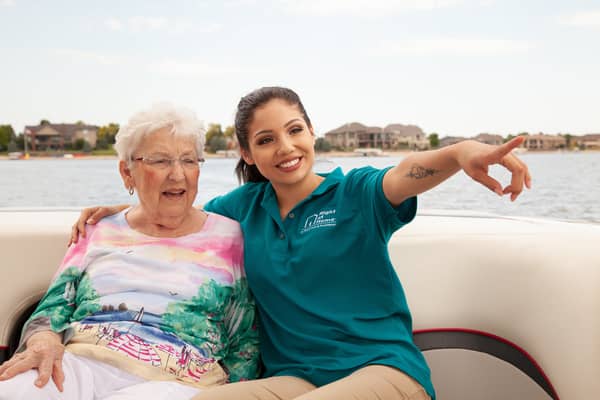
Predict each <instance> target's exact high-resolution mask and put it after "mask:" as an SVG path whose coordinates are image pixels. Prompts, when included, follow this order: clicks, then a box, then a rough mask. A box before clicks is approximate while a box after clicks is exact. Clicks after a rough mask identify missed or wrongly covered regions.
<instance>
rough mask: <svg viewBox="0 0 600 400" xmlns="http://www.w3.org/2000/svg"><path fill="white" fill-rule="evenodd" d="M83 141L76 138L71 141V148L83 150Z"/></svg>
mask: <svg viewBox="0 0 600 400" xmlns="http://www.w3.org/2000/svg"><path fill="white" fill-rule="evenodd" d="M85 143H86V141H85V140H84V139H82V138H79V139H76V140H75V142H73V145H72V149H73V150H83V148H84V146H85Z"/></svg>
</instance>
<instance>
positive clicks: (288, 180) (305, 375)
mask: <svg viewBox="0 0 600 400" xmlns="http://www.w3.org/2000/svg"><path fill="white" fill-rule="evenodd" d="M235 130H236V135H237V139H238V141H239V143H240V150H241V155H242V157H241V159H240V161H239V163H238V166H237V167H236V172H237V174H238V177H239V178H240V179H241V181H243V182H245V184H244V185H242V186H240V187H239V188H237V189H235V190H233V191H232V192H230V193H228V194H226V195H224V196H221V197H218V198H215V199H213V200H211V201H210V202H208V203H207V204H206V205H205V207H204V209H205V210H209V211H212V212H215V213H219V214H222V215H225V216H227V217H230V218H232V219H234V220H237V221H239V222H240V224H241V226H242V230H243V233H244V238H245V243H246V246H245V251H244V253H245V255H244V259H245V265H246V271H247V276H248V283H249V285H250V288H251V290H252V291H253V293H254V295H255V299H256V304H257V308H258V311H259V313H258V314H259V321H260V339H261V340H260V350H261V355H262V360H263V363H264V367H265V369H264V373H263V376H264V377H265V379H260V380H255V381H248V382H240V383H234V384H230V385H225V386H222V387H218V388H211V389H210V390H209V391H206V392H203V393H200V394H199V395H197V396H196V397H194V398H195V399H198V400H200V399H231V398H236V399H257V398H258V399H297V400H308V399H348V398H357V399H428V398H434V397H435V394H434V389H433V386H432V384H431V379H430V372H429V369H428V367H427V365H426V362H425V359H424V358H423V356H422V354H421V353H420V351H419V349H418V348H417V347H416V346H415V344H414V343H413V340H412V321H411V315H410V312H409V309H408V305H407V302H406V298H405V296H404V292H403V290H402V286H401V284H400V281H399V279H398V277H397V276H396V274H395V272H394V268H393V266H392V264H391V262H390V259H389V255H388V251H387V243H388V240H389V238H390V237H391V235H392V234H393V233H394V232H395V231H396V230H397V229H399V228H400V227H402V226H403V225H405V224H407V223H408V222H410V221H411V220H412V219H413V218H414V216H415V213H416V208H417V199H416V197H415V196H416V195H418V194H419V193H423V192H425V191H427V190H429V189H431V188H433V187H434V186H436V185H437V184H439V183H441V182H443V181H444V180H446V179H447V178H448V177H450V176H452V175H453V174H455V173H456V172H458V171H459V170H461V169H462V170H464V171H465V172H466V173H467V174H468V175H469V176H471V177H472V178H473V179H474V180H476V181H478V182H480V183H481V184H483V185H485V186H486V187H488V188H489V189H490V190H492V191H494V192H495V193H497V194H498V195H504V194H510V197H511V200H515V199H516V198H517V196H518V195H519V194H520V193H521V191H522V189H523V186H526V187H530V186H531V178H530V175H529V172H528V169H527V167H526V165H525V164H524V163H523V162H522V161H520V160H519V159H517V158H516V157H515V156H514V155H512V154H511V150H512V149H514V148H515V147H517V146H519V145H520V144H521V143H522V141H523V138H521V137H519V138H515V139H513V140H511V141H510V142H508V143H506V144H504V145H502V146H490V145H486V144H482V143H478V142H475V141H464V142H461V143H458V144H455V145H453V146H448V147H445V148H442V149H440V150H434V151H427V152H421V153H414V154H411V155H409V156H407V157H406V158H405V159H403V160H402V162H401V163H400V164H399V165H397V166H395V167H392V168H386V169H382V170H378V169H375V168H371V167H365V168H359V169H355V170H352V171H350V172H349V173H347V174H346V175H344V174H343V173H342V172H341V170H340V169H339V168H338V169H336V170H334V171H333V172H331V173H329V174H316V173H315V172H313V164H314V157H315V153H314V141H315V135H314V131H313V128H312V124H311V122H310V119H309V117H308V114H307V113H306V110H305V109H304V106H303V105H302V103H301V101H300V99H299V97H298V96H297V94H296V93H294V92H293V91H292V90H290V89H286V88H280V87H266V88H261V89H258V90H256V91H254V92H252V93H250V94H248V95H247V96H245V97H243V98H242V99H241V100H240V102H239V104H238V110H237V114H236V120H235ZM492 164H500V165H502V166H504V167H505V168H507V169H508V170H509V171H510V172H511V173H512V180H511V183H510V185H508V186H506V187H505V188H504V189H503V188H502V186H501V185H500V183H499V182H497V181H496V180H495V179H493V178H492V177H490V176H489V175H488V174H487V172H488V166H490V165H492ZM118 209H119V207H112V208H93V209H87V210H85V211H84V213H82V217H81V218H80V220H79V222H78V224H76V225H75V226H74V238H73V239H74V240H76V236H77V232H78V231H81V232H83V229H84V223H85V221H86V220H87V221H88V222H89V223H95V221H97V220H98V219H99V218H101V217H102V216H104V215H107V214H110V213H113V212H116V211H117V210H118ZM90 215H91V217H90V218H88V217H89V216H90Z"/></svg>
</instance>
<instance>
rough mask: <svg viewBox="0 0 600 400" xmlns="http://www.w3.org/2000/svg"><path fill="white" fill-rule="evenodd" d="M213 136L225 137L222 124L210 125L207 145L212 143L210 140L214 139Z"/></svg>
mask: <svg viewBox="0 0 600 400" xmlns="http://www.w3.org/2000/svg"><path fill="white" fill-rule="evenodd" d="M213 136H223V131H222V130H221V124H210V125H208V130H207V131H206V143H210V140H211V139H212V138H213Z"/></svg>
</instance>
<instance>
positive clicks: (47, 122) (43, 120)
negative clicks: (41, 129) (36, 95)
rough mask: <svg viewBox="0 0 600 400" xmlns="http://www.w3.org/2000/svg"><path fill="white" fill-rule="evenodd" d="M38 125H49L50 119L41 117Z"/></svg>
mask: <svg viewBox="0 0 600 400" xmlns="http://www.w3.org/2000/svg"><path fill="white" fill-rule="evenodd" d="M40 125H50V121H48V120H47V119H42V120H41V121H40Z"/></svg>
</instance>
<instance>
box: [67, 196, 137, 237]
mask: <svg viewBox="0 0 600 400" xmlns="http://www.w3.org/2000/svg"><path fill="white" fill-rule="evenodd" d="M127 207H129V205H127V204H120V205H117V206H98V207H88V208H84V209H83V210H82V211H81V214H80V215H79V219H78V220H77V222H75V224H73V227H72V228H71V238H70V239H69V243H68V244H67V247H69V246H70V245H72V244H73V243H77V241H78V240H79V235H81V237H85V224H90V225H95V224H96V222H98V221H100V220H101V219H102V218H104V217H108V216H109V215H113V214H116V213H118V212H119V211H122V210H124V209H126V208H127Z"/></svg>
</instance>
